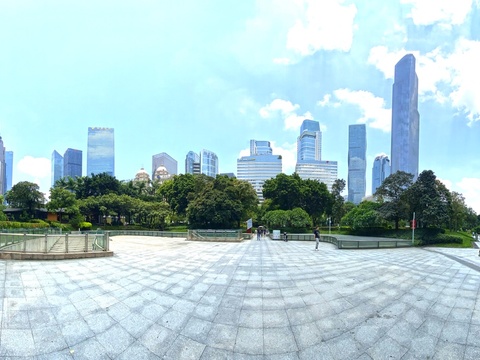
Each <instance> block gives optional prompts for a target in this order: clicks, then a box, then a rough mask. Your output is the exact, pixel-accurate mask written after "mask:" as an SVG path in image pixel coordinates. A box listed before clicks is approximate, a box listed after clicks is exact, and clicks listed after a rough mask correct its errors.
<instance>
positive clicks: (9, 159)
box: [5, 151, 13, 192]
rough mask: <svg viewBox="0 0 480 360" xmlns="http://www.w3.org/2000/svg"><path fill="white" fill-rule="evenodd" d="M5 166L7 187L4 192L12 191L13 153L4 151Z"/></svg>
mask: <svg viewBox="0 0 480 360" xmlns="http://www.w3.org/2000/svg"><path fill="white" fill-rule="evenodd" d="M5 164H6V169H5V172H6V178H7V187H6V189H5V192H7V191H10V190H11V189H12V181H13V151H5Z"/></svg>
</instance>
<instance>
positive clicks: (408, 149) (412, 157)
mask: <svg viewBox="0 0 480 360" xmlns="http://www.w3.org/2000/svg"><path fill="white" fill-rule="evenodd" d="M419 119H420V116H419V114H418V77H417V74H416V73H415V57H414V56H413V55H412V54H407V55H405V56H404V57H403V58H402V59H401V60H400V61H399V62H398V63H397V64H396V65H395V79H394V83H393V92H392V146H391V159H392V164H391V165H392V174H394V173H396V172H397V171H399V170H400V171H404V172H407V173H410V174H412V175H413V176H414V180H416V179H417V176H418V157H419V152H418V148H419Z"/></svg>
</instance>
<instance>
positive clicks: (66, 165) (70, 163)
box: [63, 148, 83, 178]
mask: <svg viewBox="0 0 480 360" xmlns="http://www.w3.org/2000/svg"><path fill="white" fill-rule="evenodd" d="M82 156H83V153H82V150H75V149H70V148H68V149H67V150H66V151H65V154H63V176H64V177H71V178H75V177H81V176H82Z"/></svg>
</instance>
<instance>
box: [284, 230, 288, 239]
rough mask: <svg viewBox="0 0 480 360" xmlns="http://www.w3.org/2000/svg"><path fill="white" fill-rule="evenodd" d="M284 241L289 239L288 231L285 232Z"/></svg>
mask: <svg viewBox="0 0 480 360" xmlns="http://www.w3.org/2000/svg"><path fill="white" fill-rule="evenodd" d="M283 241H288V235H287V232H286V231H285V232H284V233H283Z"/></svg>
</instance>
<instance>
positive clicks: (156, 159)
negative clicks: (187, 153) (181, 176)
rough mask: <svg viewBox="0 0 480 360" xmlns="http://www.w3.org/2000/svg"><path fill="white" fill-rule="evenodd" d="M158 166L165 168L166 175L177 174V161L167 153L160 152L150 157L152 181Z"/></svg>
mask: <svg viewBox="0 0 480 360" xmlns="http://www.w3.org/2000/svg"><path fill="white" fill-rule="evenodd" d="M160 166H163V167H165V168H166V169H167V171H168V173H169V174H170V175H172V176H173V175H177V174H178V170H177V169H178V163H177V160H175V159H174V158H172V157H171V156H170V155H168V154H167V153H165V152H162V153H160V154H156V155H153V156H152V179H153V178H154V176H155V171H157V169H158V168H159V167H160Z"/></svg>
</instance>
